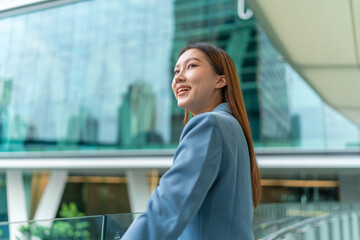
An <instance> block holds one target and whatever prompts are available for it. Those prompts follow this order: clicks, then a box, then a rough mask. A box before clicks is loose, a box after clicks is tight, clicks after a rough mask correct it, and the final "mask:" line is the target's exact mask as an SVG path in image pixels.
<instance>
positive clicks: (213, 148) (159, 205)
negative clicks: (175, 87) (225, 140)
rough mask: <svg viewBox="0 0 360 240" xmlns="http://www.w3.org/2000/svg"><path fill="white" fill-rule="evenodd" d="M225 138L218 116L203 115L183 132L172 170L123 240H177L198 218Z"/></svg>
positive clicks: (213, 177) (164, 177)
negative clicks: (223, 137)
mask: <svg viewBox="0 0 360 240" xmlns="http://www.w3.org/2000/svg"><path fill="white" fill-rule="evenodd" d="M221 155H222V136H221V132H220V129H219V126H218V124H217V121H216V119H215V117H214V116H213V115H212V114H210V113H204V114H200V115H198V116H196V117H194V118H193V119H191V120H190V121H189V123H188V124H187V125H186V127H185V128H184V130H183V133H182V135H181V138H180V143H179V147H178V148H177V150H176V152H175V155H174V162H173V165H172V167H171V168H170V169H169V170H168V171H167V172H166V173H165V174H164V175H163V176H162V178H161V180H160V182H159V186H158V187H157V188H156V189H155V190H154V191H153V193H152V195H151V197H150V200H149V201H148V204H147V209H146V211H145V212H144V213H143V214H142V215H140V216H139V217H138V218H137V219H136V220H135V221H134V222H133V223H132V224H131V225H130V227H129V229H128V230H127V231H126V233H125V234H124V235H123V237H122V239H124V240H125V239H126V240H127V239H129V240H137V239H139V240H140V239H141V240H146V239H149V240H163V239H166V240H168V239H169V240H171V239H177V238H178V237H179V236H180V234H181V233H182V232H183V230H184V229H185V227H186V226H187V224H188V223H189V222H190V221H191V220H192V218H193V217H194V216H195V215H196V213H197V212H198V210H199V208H200V207H201V204H202V202H203V201H204V199H205V196H206V194H207V192H208V191H209V189H210V187H211V186H212V184H213V183H214V181H215V179H216V177H217V174H218V172H219V168H220V162H221Z"/></svg>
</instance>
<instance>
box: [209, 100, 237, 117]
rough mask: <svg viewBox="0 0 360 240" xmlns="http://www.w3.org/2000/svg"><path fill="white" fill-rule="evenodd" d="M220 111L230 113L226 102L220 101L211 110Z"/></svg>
mask: <svg viewBox="0 0 360 240" xmlns="http://www.w3.org/2000/svg"><path fill="white" fill-rule="evenodd" d="M220 111H222V112H227V113H230V114H232V112H231V110H230V108H229V106H228V104H227V103H226V102H223V103H220V104H219V105H217V106H216V107H215V108H214V109H213V110H212V112H220Z"/></svg>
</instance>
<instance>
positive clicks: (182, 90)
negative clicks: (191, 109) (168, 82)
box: [177, 87, 191, 96]
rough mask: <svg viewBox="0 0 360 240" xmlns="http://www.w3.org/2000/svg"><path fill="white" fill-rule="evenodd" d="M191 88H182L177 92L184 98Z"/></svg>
mask: <svg viewBox="0 0 360 240" xmlns="http://www.w3.org/2000/svg"><path fill="white" fill-rule="evenodd" d="M190 89H191V88H190V87H180V88H179V89H178V90H177V93H178V96H182V95H184V94H186V93H188V92H190Z"/></svg>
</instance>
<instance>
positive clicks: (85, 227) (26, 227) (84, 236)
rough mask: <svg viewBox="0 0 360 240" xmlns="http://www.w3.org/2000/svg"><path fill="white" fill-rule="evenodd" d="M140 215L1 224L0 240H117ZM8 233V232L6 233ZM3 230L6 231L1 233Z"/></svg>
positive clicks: (114, 215)
mask: <svg viewBox="0 0 360 240" xmlns="http://www.w3.org/2000/svg"><path fill="white" fill-rule="evenodd" d="M138 215H139V214H131V213H126V214H113V215H99V216H87V217H74V218H59V219H50V220H37V221H35V220H33V221H27V222H12V223H7V222H5V223H0V229H3V230H2V231H1V232H0V240H5V239H6V240H7V239H19V240H28V239H29V240H30V239H41V240H54V239H55V240H56V239H59V240H60V239H61V240H67V239H76V240H96V239H99V240H100V239H101V240H105V239H109V240H110V239H111V240H116V239H120V237H121V236H122V235H123V234H124V233H125V231H126V229H127V228H128V227H129V226H130V224H131V222H132V221H133V220H134V219H135V218H136V217H137V216H138ZM5 229H6V230H7V229H8V231H6V230H5ZM4 230H5V231H4Z"/></svg>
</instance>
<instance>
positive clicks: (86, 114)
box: [65, 106, 98, 145]
mask: <svg viewBox="0 0 360 240" xmlns="http://www.w3.org/2000/svg"><path fill="white" fill-rule="evenodd" d="M97 138H98V121H97V120H96V118H94V116H92V114H91V113H90V111H89V110H88V109H87V108H86V107H84V106H81V107H80V109H79V113H78V114H76V115H74V116H72V117H70V118H69V120H68V124H67V138H66V140H65V142H66V143H67V144H79V145H89V144H96V143H97Z"/></svg>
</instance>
